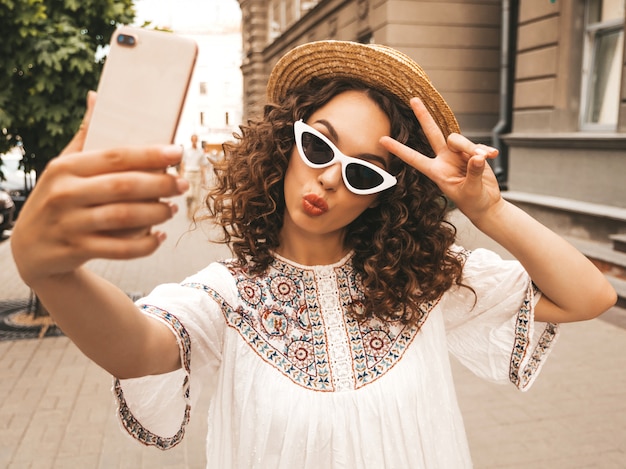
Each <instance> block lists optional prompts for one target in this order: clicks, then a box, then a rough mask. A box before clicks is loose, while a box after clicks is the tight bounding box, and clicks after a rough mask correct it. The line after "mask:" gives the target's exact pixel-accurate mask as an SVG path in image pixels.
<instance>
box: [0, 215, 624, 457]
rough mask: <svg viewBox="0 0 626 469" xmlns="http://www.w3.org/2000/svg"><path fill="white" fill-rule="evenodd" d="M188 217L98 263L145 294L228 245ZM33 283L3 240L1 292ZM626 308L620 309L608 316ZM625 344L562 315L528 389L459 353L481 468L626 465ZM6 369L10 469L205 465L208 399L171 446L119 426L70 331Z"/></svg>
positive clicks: (610, 329) (460, 381)
mask: <svg viewBox="0 0 626 469" xmlns="http://www.w3.org/2000/svg"><path fill="white" fill-rule="evenodd" d="M179 206H181V208H182V207H184V204H181V203H179ZM182 212H184V210H183V211H182ZM457 222H458V226H459V228H460V230H459V231H460V235H461V239H462V240H463V244H465V245H466V246H467V247H469V248H473V247H477V246H479V245H487V246H488V247H492V245H491V244H490V243H489V242H488V241H486V240H485V239H484V238H482V237H481V236H479V235H477V234H476V233H475V231H474V230H472V228H471V227H470V226H468V225H467V223H465V222H464V221H463V220H461V219H458V221H457ZM188 226H189V223H188V222H187V220H186V216H185V214H184V213H179V214H178V215H177V216H176V217H175V218H174V219H173V220H171V221H170V222H168V223H167V224H166V225H165V226H164V229H165V230H166V231H167V233H168V240H167V241H166V243H165V244H164V245H163V246H162V247H161V248H160V249H159V251H158V253H157V254H155V255H153V256H151V257H148V258H145V259H139V260H134V261H127V262H120V261H94V262H92V263H90V268H92V269H93V270H95V271H96V272H98V273H100V274H101V275H103V276H104V277H105V278H107V279H109V280H110V281H112V282H113V283H115V284H117V285H119V286H120V287H121V288H122V289H124V290H125V291H126V292H127V293H129V294H140V293H145V292H148V291H149V290H151V289H152V288H153V287H154V286H155V285H157V284H158V283H163V282H166V281H173V282H177V281H180V280H181V279H182V278H184V277H185V276H186V275H188V274H190V273H193V272H195V271H197V270H199V269H200V268H202V267H204V266H205V265H206V264H207V263H209V262H211V261H212V260H214V259H219V258H223V257H225V256H228V255H229V253H228V251H227V250H226V249H225V248H224V247H222V246H216V245H211V244H209V243H208V242H207V241H206V239H207V234H206V233H204V232H203V231H202V230H201V229H197V230H196V231H192V232H190V233H186V231H187V229H188ZM185 233H186V234H185ZM28 292H29V290H28V288H26V286H25V285H24V284H23V283H22V282H21V281H20V280H19V277H18V276H17V273H16V271H15V266H14V265H13V262H12V259H11V255H10V249H9V243H8V242H7V241H5V242H3V243H1V244H0V300H7V299H19V298H25V297H27V296H28ZM625 314H626V312H624V311H623V310H618V309H615V310H614V311H613V312H612V313H611V314H610V315H607V317H617V318H619V317H624V315H625ZM625 351H626V329H624V328H622V327H617V326H615V325H613V324H612V323H611V322H609V321H605V320H600V319H596V320H593V321H589V322H586V323H578V324H572V325H564V326H562V329H561V337H560V339H559V342H558V344H557V346H556V348H555V350H554V351H553V352H552V354H551V356H550V359H549V360H548V362H547V363H546V365H545V367H544V369H543V371H542V374H541V376H540V377H539V379H538V380H537V382H536V383H535V385H534V386H533V388H532V389H531V390H530V391H528V392H526V393H521V392H519V391H517V390H516V389H515V388H513V386H499V385H494V384H491V383H487V382H484V381H481V380H479V379H477V378H476V377H474V376H473V375H471V374H469V373H468V372H467V371H466V370H465V369H464V368H462V367H461V366H460V365H458V364H456V363H455V364H454V372H455V377H456V380H457V388H458V394H459V400H460V404H461V408H462V409H463V413H464V416H465V420H466V424H467V431H468V436H469V440H470V447H471V450H472V454H473V457H474V462H475V467H476V468H478V469H480V468H485V469H486V468H492V469H496V468H498V469H500V468H510V469H513V468H519V469H521V468H538V467H542V468H544V467H545V468H551V469H562V468H563V469H570V468H572V469H573V468H602V469H610V468H615V469H618V468H620V469H623V468H625V467H626V354H625V353H624V352H625ZM0 377H1V379H0V468H7V469H30V468H32V469H35V468H37V469H39V468H41V469H44V468H59V469H60V468H67V469H76V468H81V469H83V468H84V469H92V468H100V469H116V468H129V469H130V468H132V469H138V468H163V467H167V468H181V469H183V468H190V469H196V468H198V469H200V468H204V465H205V456H204V438H205V429H206V423H205V417H206V407H207V402H206V399H203V400H201V402H200V405H199V406H198V407H197V408H196V409H195V410H194V412H193V413H192V418H191V424H190V427H189V429H188V431H187V434H186V436H185V439H184V441H183V443H181V444H180V445H179V446H178V447H176V448H174V449H172V450H170V451H166V452H162V451H159V450H155V449H153V448H145V447H143V446H141V445H140V444H138V443H136V442H134V441H133V440H131V439H130V438H129V437H127V436H126V435H125V434H124V433H123V432H122V431H121V430H120V429H119V426H118V424H117V420H116V417H115V406H114V402H113V398H112V395H111V393H110V387H111V379H110V377H109V376H108V375H107V373H105V372H104V371H102V370H101V369H100V368H98V367H97V366H95V365H94V364H92V363H90V362H89V361H88V360H87V359H86V358H85V357H84V356H83V355H82V354H81V353H80V352H79V351H78V350H77V349H76V347H75V346H74V345H73V344H72V343H71V342H69V341H68V340H67V339H66V338H63V337H62V338H45V339H42V340H20V341H8V342H0ZM217 469H222V468H217ZM242 469H245V468H242ZM403 469H404V468H403ZM406 469H410V468H406ZM446 469H447V468H446ZM450 469H455V468H450Z"/></svg>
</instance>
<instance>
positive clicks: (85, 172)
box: [11, 93, 188, 286]
mask: <svg viewBox="0 0 626 469" xmlns="http://www.w3.org/2000/svg"><path fill="white" fill-rule="evenodd" d="M94 100H95V93H90V96H89V98H88V110H87V113H86V114H85V119H84V120H83V124H82V125H81V128H80V129H79V131H78V132H77V134H76V135H75V137H74V138H73V139H72V141H71V142H70V143H69V144H68V146H67V147H66V148H65V150H63V152H62V153H61V155H59V156H58V157H57V158H55V159H53V160H52V161H50V163H49V164H48V166H47V168H46V170H45V171H44V172H43V174H41V176H40V177H39V178H38V182H37V185H36V187H35V189H34V190H33V192H32V193H31V194H30V196H29V198H28V201H27V203H26V204H25V205H24V207H23V209H22V212H21V213H20V216H19V219H18V221H17V223H16V225H15V228H14V230H13V234H12V236H11V244H12V250H13V256H14V259H15V262H16V264H17V267H18V269H19V271H20V275H21V276H22V278H23V279H24V280H25V281H26V282H27V283H28V284H32V283H36V282H37V280H38V279H43V278H46V277H49V276H55V275H58V274H64V273H69V272H71V271H73V270H75V269H77V268H78V267H79V266H81V265H82V264H84V263H85V262H87V261H88V260H90V259H94V258H106V259H130V258H135V257H141V256H145V255H148V254H150V253H152V252H154V251H155V250H156V249H157V247H158V246H159V245H160V244H161V242H162V241H163V239H164V234H162V233H160V232H158V231H153V229H152V228H153V227H154V226H155V225H158V224H160V223H163V222H165V221H166V220H168V219H169V218H171V217H172V216H173V214H174V213H176V206H174V205H173V204H171V203H169V202H168V201H166V200H163V199H165V198H168V197H172V196H176V195H179V194H182V193H184V192H185V191H186V190H187V187H188V183H187V182H186V181H185V180H183V179H180V178H178V177H177V176H174V175H172V174H169V173H168V172H167V171H166V169H167V168H168V167H169V166H172V165H175V164H177V163H179V162H180V160H181V158H182V148H180V147H179V146H150V147H129V148H119V149H113V150H103V151H91V152H82V147H83V142H84V139H85V135H86V131H87V128H88V125H89V119H90V116H91V110H92V109H93V104H94ZM31 286H32V285H31Z"/></svg>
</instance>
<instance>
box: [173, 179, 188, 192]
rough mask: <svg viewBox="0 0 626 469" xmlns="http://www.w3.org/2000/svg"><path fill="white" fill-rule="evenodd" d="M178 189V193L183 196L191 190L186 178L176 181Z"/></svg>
mask: <svg viewBox="0 0 626 469" xmlns="http://www.w3.org/2000/svg"><path fill="white" fill-rule="evenodd" d="M176 187H177V188H178V193H179V194H183V193H184V192H186V191H187V189H189V182H187V180H186V179H184V178H178V179H176Z"/></svg>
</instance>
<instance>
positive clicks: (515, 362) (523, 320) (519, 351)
mask: <svg viewBox="0 0 626 469" xmlns="http://www.w3.org/2000/svg"><path fill="white" fill-rule="evenodd" d="M537 291H538V289H537V287H536V286H535V284H534V283H532V282H531V284H530V285H529V287H528V290H527V292H526V296H525V298H524V302H523V303H522V306H521V308H520V310H519V312H518V314H517V322H516V326H515V340H514V345H513V352H512V353H511V365H510V367H509V380H510V381H511V383H513V384H514V385H515V386H517V387H518V388H519V389H524V388H526V387H527V386H528V385H529V384H530V383H531V382H532V379H533V377H534V376H535V374H536V372H537V371H538V370H539V368H540V367H541V364H542V363H543V359H544V358H545V356H546V355H547V353H548V351H549V350H550V346H551V345H552V343H553V342H554V340H555V339H556V336H557V332H558V325H557V324H553V323H547V325H546V327H545V328H544V330H543V331H542V333H541V336H540V337H539V342H538V343H537V346H536V347H535V348H534V350H532V351H531V355H530V357H529V358H528V362H527V363H524V360H525V358H526V355H527V354H528V352H529V351H530V350H529V348H530V334H531V331H530V326H531V317H532V301H533V297H534V295H535V294H536V293H537Z"/></svg>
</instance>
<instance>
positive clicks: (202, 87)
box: [200, 81, 208, 94]
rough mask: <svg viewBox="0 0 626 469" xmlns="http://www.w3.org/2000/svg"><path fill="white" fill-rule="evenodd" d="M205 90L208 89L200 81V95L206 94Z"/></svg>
mask: <svg viewBox="0 0 626 469" xmlns="http://www.w3.org/2000/svg"><path fill="white" fill-rule="evenodd" d="M207 90H208V87H207V84H206V82H205V81H201V82H200V94H207Z"/></svg>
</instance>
